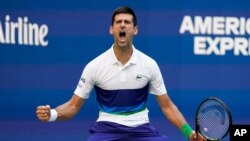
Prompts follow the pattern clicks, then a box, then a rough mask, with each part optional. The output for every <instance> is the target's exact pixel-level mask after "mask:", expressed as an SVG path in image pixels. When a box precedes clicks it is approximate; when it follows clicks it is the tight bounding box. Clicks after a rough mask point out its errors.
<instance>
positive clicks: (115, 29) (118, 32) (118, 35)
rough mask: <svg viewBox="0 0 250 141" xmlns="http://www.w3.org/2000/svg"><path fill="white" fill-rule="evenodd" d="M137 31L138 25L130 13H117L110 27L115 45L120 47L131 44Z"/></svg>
mask: <svg viewBox="0 0 250 141" xmlns="http://www.w3.org/2000/svg"><path fill="white" fill-rule="evenodd" d="M137 31H138V29H137V27H135V26H134V24H133V16H132V15H130V14H123V13H121V14H117V15H116V16H115V19H114V23H113V25H112V26H111V27H110V34H113V36H114V42H115V45H118V46H119V47H125V46H131V45H132V41H133V36H134V35H136V34H137Z"/></svg>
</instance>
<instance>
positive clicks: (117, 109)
mask: <svg viewBox="0 0 250 141" xmlns="http://www.w3.org/2000/svg"><path fill="white" fill-rule="evenodd" d="M109 32H110V34H112V35H113V37H114V44H113V45H112V46H111V47H110V48H109V49H108V50H107V51H105V52H104V53H102V54H101V55H99V56H98V57H96V58H95V59H94V60H92V61H91V62H89V63H88V64H87V65H86V67H85V68H84V70H83V73H82V75H81V78H80V80H79V83H78V85H77V87H76V89H75V91H74V94H73V96H72V97H71V99H70V100H69V101H68V102H66V103H64V104H62V105H60V106H58V107H56V108H55V109H52V108H50V106H49V105H43V106H38V107H37V110H36V114H37V117H38V119H39V120H41V121H46V122H50V121H56V120H66V119H70V118H72V117H73V116H74V115H76V114H77V113H78V111H79V110H80V108H81V107H82V106H83V104H84V102H85V100H87V99H88V98H89V94H90V92H91V90H92V89H93V88H94V89H95V90H96V95H97V102H98V104H99V108H100V112H99V117H98V119H97V120H96V122H95V123H94V124H93V125H92V126H91V127H90V129H89V132H90V133H91V135H90V137H89V138H88V141H168V140H169V139H168V137H167V136H163V135H160V134H159V133H158V131H157V129H156V128H155V127H153V126H152V125H151V124H150V122H149V117H148V112H149V111H148V109H147V97H148V93H151V94H153V95H155V97H156V100H157V101H158V103H159V105H160V107H161V110H162V112H163V114H164V115H165V116H166V117H167V118H168V119H169V120H170V121H171V122H172V123H173V124H174V125H175V126H176V127H177V128H179V129H180V131H181V132H182V133H183V134H184V135H185V136H186V137H187V138H188V139H189V140H195V139H196V138H197V137H198V139H199V140H201V141H203V140H204V138H202V137H201V135H199V136H197V135H196V133H195V132H194V131H193V130H192V128H191V127H190V126H189V124H188V123H187V122H186V120H185V118H184V117H183V115H182V114H181V113H180V111H179V110H178V108H177V107H176V105H175V104H174V103H173V102H172V101H171V99H170V98H169V96H168V94H167V90H166V88H165V85H164V81H163V78H162V75H161V72H160V69H159V67H158V65H157V63H156V61H155V60H153V59H152V58H150V57H149V56H147V55H145V54H144V53H142V52H140V51H139V50H137V49H136V48H135V46H134V45H133V37H134V36H135V35H136V34H137V33H138V26H137V19H136V15H135V13H134V11H133V10H132V9H131V8H129V7H119V8H117V9H115V11H114V13H113V15H112V23H111V26H110V30H109Z"/></svg>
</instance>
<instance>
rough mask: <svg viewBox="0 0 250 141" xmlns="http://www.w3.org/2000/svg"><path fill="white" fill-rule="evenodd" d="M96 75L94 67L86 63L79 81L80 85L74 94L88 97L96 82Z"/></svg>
mask: <svg viewBox="0 0 250 141" xmlns="http://www.w3.org/2000/svg"><path fill="white" fill-rule="evenodd" d="M94 75H95V73H94V70H93V67H91V66H90V65H89V64H88V65H86V67H85V68H84V70H83V72H82V75H81V78H80V80H79V82H78V85H77V87H76V89H75V91H74V94H76V95H77V96H79V97H81V98H84V99H88V98H89V95H90V92H91V90H92V89H93V86H94V84H95V80H94V78H95V76H94Z"/></svg>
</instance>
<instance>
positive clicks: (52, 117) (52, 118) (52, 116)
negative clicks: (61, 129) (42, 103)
mask: <svg viewBox="0 0 250 141" xmlns="http://www.w3.org/2000/svg"><path fill="white" fill-rule="evenodd" d="M57 116H58V113H57V111H56V110H55V109H51V110H50V118H49V120H48V122H52V121H56V119H57Z"/></svg>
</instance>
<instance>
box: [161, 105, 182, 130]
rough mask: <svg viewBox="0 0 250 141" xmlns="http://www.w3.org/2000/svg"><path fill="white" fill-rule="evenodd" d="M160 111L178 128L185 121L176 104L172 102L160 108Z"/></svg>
mask: <svg viewBox="0 0 250 141" xmlns="http://www.w3.org/2000/svg"><path fill="white" fill-rule="evenodd" d="M162 112H163V114H164V115H165V116H166V117H167V118H168V119H169V120H170V122H171V123H173V124H174V125H175V126H177V127H178V128H179V129H180V128H181V127H182V126H183V125H184V124H185V123H186V120H185V118H184V117H183V115H182V114H181V112H180V111H179V109H178V108H177V107H176V105H175V104H173V103H172V102H171V103H170V104H169V106H167V108H162Z"/></svg>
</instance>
